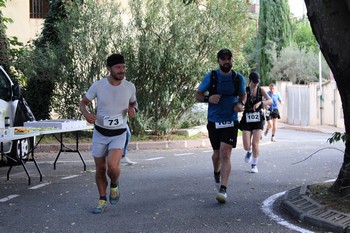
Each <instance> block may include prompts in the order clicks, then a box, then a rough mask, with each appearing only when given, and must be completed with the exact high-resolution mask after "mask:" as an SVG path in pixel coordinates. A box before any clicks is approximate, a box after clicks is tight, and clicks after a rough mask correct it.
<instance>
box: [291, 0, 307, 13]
mask: <svg viewBox="0 0 350 233" xmlns="http://www.w3.org/2000/svg"><path fill="white" fill-rule="evenodd" d="M288 1H289V7H290V11H291V12H292V14H293V15H294V16H295V17H301V16H303V15H306V7H305V2H304V0H288Z"/></svg>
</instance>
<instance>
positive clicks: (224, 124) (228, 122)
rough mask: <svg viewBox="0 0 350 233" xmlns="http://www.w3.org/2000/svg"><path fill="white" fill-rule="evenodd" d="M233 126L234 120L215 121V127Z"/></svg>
mask: <svg viewBox="0 0 350 233" xmlns="http://www.w3.org/2000/svg"><path fill="white" fill-rule="evenodd" d="M233 126H235V123H234V121H222V122H215V128H216V129H223V128H229V127H233Z"/></svg>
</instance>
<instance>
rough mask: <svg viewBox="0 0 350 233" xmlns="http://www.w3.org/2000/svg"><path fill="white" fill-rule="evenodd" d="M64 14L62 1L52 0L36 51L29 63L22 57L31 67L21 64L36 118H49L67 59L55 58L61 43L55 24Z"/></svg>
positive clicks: (29, 99)
mask: <svg viewBox="0 0 350 233" xmlns="http://www.w3.org/2000/svg"><path fill="white" fill-rule="evenodd" d="M65 17H66V12H65V9H64V3H63V0H56V1H52V2H51V4H50V10H49V12H48V15H47V17H46V18H45V22H44V28H43V31H42V32H41V35H40V36H39V37H38V38H37V39H36V40H35V41H34V45H35V47H34V50H33V51H31V52H29V53H28V55H29V56H30V57H28V58H27V59H29V61H30V62H29V61H27V62H26V61H23V60H22V62H19V63H20V64H25V65H27V66H28V67H21V69H22V70H23V71H24V74H25V76H26V77H27V78H28V84H27V87H26V88H27V91H26V92H25V93H24V96H25V98H26V100H27V102H28V104H29V106H31V110H32V112H33V114H34V116H35V117H36V119H37V120H39V119H49V118H50V112H51V98H52V95H53V92H54V88H55V82H56V80H57V79H58V77H61V75H62V73H61V72H62V70H61V64H62V63H64V62H65V61H66V60H65V59H62V60H60V61H57V60H54V59H55V58H56V57H58V54H57V53H56V52H55V51H57V50H55V48H59V47H60V46H61V44H60V40H59V39H58V30H57V27H56V24H57V23H58V22H59V21H61V20H63V19H64V18H65ZM22 59H25V58H22ZM38 96H40V98H38Z"/></svg>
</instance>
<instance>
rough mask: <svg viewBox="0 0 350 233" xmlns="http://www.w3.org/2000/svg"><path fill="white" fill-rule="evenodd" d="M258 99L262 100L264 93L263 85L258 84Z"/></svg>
mask: <svg viewBox="0 0 350 233" xmlns="http://www.w3.org/2000/svg"><path fill="white" fill-rule="evenodd" d="M258 100H259V101H261V100H262V93H261V86H260V85H259V86H258Z"/></svg>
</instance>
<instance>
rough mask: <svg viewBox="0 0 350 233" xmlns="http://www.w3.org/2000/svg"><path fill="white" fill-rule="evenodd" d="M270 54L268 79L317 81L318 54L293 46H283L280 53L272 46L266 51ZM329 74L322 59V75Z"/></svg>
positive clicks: (297, 81) (296, 81)
mask: <svg viewBox="0 0 350 233" xmlns="http://www.w3.org/2000/svg"><path fill="white" fill-rule="evenodd" d="M268 54H269V55H270V57H271V58H272V59H271V63H272V64H273V67H272V69H271V70H270V72H269V73H268V76H269V77H270V80H271V81H273V82H275V81H276V80H281V81H291V82H293V83H295V84H306V83H309V82H317V81H318V79H319V61H318V60H319V55H318V53H314V52H313V51H306V49H299V48H297V47H294V46H288V47H286V48H283V49H282V50H281V52H280V55H279V56H277V52H276V50H275V49H274V47H273V48H272V49H271V50H270V51H268ZM328 75H329V68H328V65H327V63H326V61H325V60H324V59H322V77H327V76H328Z"/></svg>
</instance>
